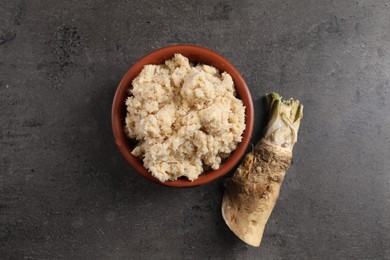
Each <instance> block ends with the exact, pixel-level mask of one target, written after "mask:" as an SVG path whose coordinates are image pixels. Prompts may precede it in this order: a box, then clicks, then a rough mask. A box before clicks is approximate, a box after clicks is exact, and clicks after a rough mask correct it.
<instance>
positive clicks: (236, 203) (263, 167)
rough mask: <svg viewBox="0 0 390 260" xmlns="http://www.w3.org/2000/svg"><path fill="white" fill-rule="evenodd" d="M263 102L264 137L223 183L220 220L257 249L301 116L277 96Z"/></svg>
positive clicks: (293, 102)
mask: <svg viewBox="0 0 390 260" xmlns="http://www.w3.org/2000/svg"><path fill="white" fill-rule="evenodd" d="M266 98H267V106H268V108H269V116H268V124H267V127H266V129H265V135H264V137H263V138H262V139H261V140H260V141H259V142H258V143H257V145H256V146H255V148H254V150H253V152H251V153H248V154H247V155H246V157H245V159H244V161H243V162H242V164H241V165H240V166H239V167H238V169H237V171H236V172H235V173H234V175H233V177H232V178H230V179H228V180H227V181H226V182H225V193H224V196H223V201H222V216H223V218H224V220H225V222H226V224H227V225H228V227H229V228H230V229H231V230H232V231H233V232H234V233H235V234H236V235H237V236H238V237H239V238H240V239H241V240H243V241H244V242H245V243H247V244H249V245H252V246H256V247H258V246H260V242H261V239H262V237H263V233H264V228H265V225H266V223H267V221H268V218H269V216H270V215H271V212H272V210H273V208H274V206H275V204H276V201H277V199H278V196H279V191H280V187H281V185H282V182H283V179H284V176H285V174H286V171H287V169H288V168H289V166H290V164H291V158H292V149H293V146H294V144H295V143H296V142H297V134H298V129H299V125H300V121H301V118H302V116H303V106H302V105H301V104H299V101H298V100H293V99H290V100H282V99H281V97H280V96H279V95H278V94H277V93H271V94H268V95H267V96H266Z"/></svg>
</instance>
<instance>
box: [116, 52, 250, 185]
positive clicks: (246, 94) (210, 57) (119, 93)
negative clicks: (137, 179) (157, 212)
mask: <svg viewBox="0 0 390 260" xmlns="http://www.w3.org/2000/svg"><path fill="white" fill-rule="evenodd" d="M175 53H181V54H183V55H184V56H186V57H188V58H189V60H190V61H191V62H193V63H195V64H196V63H203V64H207V65H211V66H214V67H216V68H218V69H219V70H220V71H221V72H223V71H226V72H228V73H229V74H230V75H231V76H232V78H233V81H234V84H235V88H236V91H237V94H238V97H239V98H240V99H241V100H242V101H243V103H244V105H245V116H246V117H245V123H246V128H245V130H244V133H243V138H242V141H241V143H239V144H238V146H237V148H236V150H234V151H233V152H232V153H231V154H230V155H229V157H228V158H227V159H225V160H224V161H223V162H222V164H221V166H220V167H219V169H217V170H211V171H208V172H206V173H202V174H201V175H200V176H199V177H198V179H196V180H194V181H189V180H187V179H182V178H180V179H178V180H175V181H167V182H161V181H159V180H158V179H156V178H155V177H153V176H152V175H151V173H150V172H149V171H148V170H147V169H146V168H145V167H144V166H143V164H142V162H141V160H139V159H138V158H137V157H135V156H134V155H132V154H131V151H132V148H131V141H130V140H129V139H128V138H127V137H126V135H125V133H124V131H123V126H124V118H125V100H126V98H127V96H128V95H127V89H128V88H129V87H130V85H131V82H132V80H133V79H134V78H135V77H136V76H137V75H138V74H139V73H140V72H141V70H142V68H143V67H144V65H146V64H162V63H163V62H164V61H165V60H167V59H170V58H171V57H172V56H173V55H174V54H175ZM111 123H112V130H113V134H114V138H115V142H116V144H117V146H118V148H119V150H120V151H121V153H122V155H123V157H124V158H125V159H126V160H127V162H128V163H129V164H130V165H131V166H132V167H133V168H134V169H135V170H136V172H138V173H139V174H140V175H142V176H143V177H145V178H147V179H148V180H150V181H152V182H154V183H157V184H160V185H164V186H169V187H177V188H185V187H195V186H200V185H204V184H207V183H210V182H212V181H214V180H216V179H218V178H219V177H221V176H223V175H225V174H227V173H228V172H229V171H230V170H231V169H232V168H233V167H234V166H235V165H236V164H237V163H238V162H239V161H240V159H241V158H242V156H243V155H244V154H245V152H246V148H247V147H248V145H249V142H250V140H251V137H252V132H253V123H254V110H253V102H252V97H251V94H250V91H249V88H248V86H247V84H246V83H245V80H244V79H243V78H242V76H241V74H240V73H239V72H238V70H237V69H236V68H235V67H234V66H233V65H232V64H231V63H230V62H229V61H227V60H226V59H225V58H224V57H222V56H221V55H219V54H217V53H215V52H213V51H211V50H209V49H207V48H204V47H200V46H195V45H173V46H167V47H163V48H161V49H157V50H155V51H153V52H151V53H149V54H147V55H145V56H144V57H142V58H141V59H140V60H138V61H137V62H136V63H134V65H133V66H131V67H130V69H129V70H128V71H127V72H126V73H125V75H124V76H123V78H122V80H121V81H120V83H119V85H118V87H117V89H116V92H115V96H114V99H113V103H112V111H111Z"/></svg>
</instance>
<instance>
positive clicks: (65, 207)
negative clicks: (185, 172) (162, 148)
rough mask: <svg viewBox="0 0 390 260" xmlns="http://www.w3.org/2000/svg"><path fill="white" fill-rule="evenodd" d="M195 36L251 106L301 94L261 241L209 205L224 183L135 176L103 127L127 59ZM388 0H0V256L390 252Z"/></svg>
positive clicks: (360, 255) (259, 118)
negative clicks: (176, 183) (167, 183)
mask: <svg viewBox="0 0 390 260" xmlns="http://www.w3.org/2000/svg"><path fill="white" fill-rule="evenodd" d="M177 43H191V44H197V45H201V46H204V47H208V48H210V49H212V50H214V51H216V52H218V53H220V54H222V55H223V56H225V57H226V58H227V59H228V60H230V61H231V62H232V63H233V64H234V65H235V66H236V67H237V68H238V70H239V71H240V72H241V73H242V74H243V76H244V78H245V79H246V81H247V83H248V85H249V87H250V89H251V92H252V95H253V100H254V103H255V109H256V117H255V120H256V121H255V130H254V136H253V142H255V141H256V140H257V139H258V138H259V137H260V135H261V132H262V128H263V127H264V120H265V117H266V115H265V111H264V102H263V99H262V97H263V96H264V94H265V93H267V92H269V91H278V92H280V93H281V94H282V95H283V96H285V97H290V96H293V97H295V98H298V99H300V100H301V101H302V103H303V104H304V105H305V116H304V119H303V122H302V127H301V130H300V133H299V142H298V144H297V145H296V148H295V151H294V155H295V158H294V164H293V165H292V167H291V168H290V170H289V172H288V175H287V177H286V180H285V183H284V185H283V188H282V192H281V195H280V199H279V202H278V204H277V206H276V208H275V210H274V212H273V214H272V216H271V219H270V221H269V223H268V226H267V228H266V232H265V236H264V239H263V243H262V246H261V247H260V248H252V247H249V246H247V245H245V244H243V243H242V242H241V241H240V240H238V239H237V238H236V237H235V236H234V235H233V234H232V233H231V232H230V230H229V229H228V228H227V227H226V226H225V224H224V223H223V220H222V218H221V214H220V202H221V196H222V191H223V188H222V181H223V179H224V178H222V179H220V180H218V181H215V182H213V183H212V184H209V185H206V186H203V187H200V188H194V189H172V188H165V187H161V186H158V185H156V184H153V183H150V182H148V181H147V180H145V179H144V178H142V177H140V176H139V175H137V174H136V173H135V172H134V171H133V170H132V169H131V167H130V166H129V165H128V164H127V163H126V161H125V160H124V159H123V158H122V156H121V154H120V153H119V151H118V149H117V148H116V146H115V143H114V141H113V137H112V133H111V125H110V109H111V101H112V98H113V95H114V92H115V88H116V86H117V84H118V82H119V80H120V79H121V76H122V75H123V74H124V73H125V72H126V70H127V69H128V68H129V67H130V66H131V65H132V64H133V63H134V62H135V61H136V60H137V59H139V58H140V57H141V56H143V55H145V54H147V53H148V52H150V51H152V50H155V49H157V48H160V47H163V46H166V45H172V44H177ZM389 80H390V4H389V2H388V1H386V0H382V1H363V0H357V1H347V0H344V1H328V0H327V1H308V0H291V1H282V0H274V1H255V0H252V1H230V0H226V1H135V0H134V1H131V0H127V1H126V0H121V1H119V0H116V1H109V0H88V1H65V0H34V1H27V0H0V129H1V131H0V258H1V259H207V258H210V259H368V258H370V259H390V161H389V159H390V139H389V136H390V130H389V129H390V90H389V88H390V81H389Z"/></svg>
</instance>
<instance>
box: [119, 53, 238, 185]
mask: <svg viewBox="0 0 390 260" xmlns="http://www.w3.org/2000/svg"><path fill="white" fill-rule="evenodd" d="M128 94H129V97H128V98H127V100H126V106H127V115H126V126H125V132H126V134H127V136H128V137H129V138H132V139H136V140H137V141H138V143H137V146H136V147H135V148H134V149H133V151H132V154H133V155H135V156H137V157H139V158H141V159H142V160H143V163H144V166H145V167H146V168H147V169H148V170H149V171H150V172H151V173H152V175H153V176H154V177H156V178H157V179H159V180H160V181H163V182H164V181H168V180H176V179H177V178H179V177H181V176H185V177H187V178H188V179H189V180H191V181H192V180H195V179H197V178H198V176H199V175H200V174H201V173H202V172H204V170H205V169H207V168H212V169H218V168H219V167H220V164H221V161H222V159H224V158H226V157H228V156H229V154H230V153H231V152H232V151H233V150H235V149H236V147H237V144H238V143H240V142H241V139H242V133H243V131H244V129H245V107H244V105H243V103H242V101H241V100H240V99H238V98H236V97H235V95H236V93H235V88H234V82H233V79H232V77H231V76H230V75H229V74H228V73H226V72H223V73H220V72H219V71H218V70H217V69H216V68H214V67H211V66H208V65H203V64H198V65H196V66H193V65H192V64H191V63H190V62H189V60H188V59H187V58H186V57H184V56H183V55H181V54H175V55H174V57H173V58H172V59H170V60H166V61H165V64H162V65H146V66H145V67H144V68H143V70H142V71H141V73H140V74H139V75H138V76H137V77H136V78H135V79H134V80H133V82H132V87H131V88H130V89H129V90H128Z"/></svg>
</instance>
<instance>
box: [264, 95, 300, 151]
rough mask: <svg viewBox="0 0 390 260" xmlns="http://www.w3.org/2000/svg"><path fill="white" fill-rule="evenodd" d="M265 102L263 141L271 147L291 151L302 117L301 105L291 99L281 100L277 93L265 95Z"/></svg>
mask: <svg viewBox="0 0 390 260" xmlns="http://www.w3.org/2000/svg"><path fill="white" fill-rule="evenodd" d="M266 100H267V106H268V108H269V115H268V124H267V126H266V128H265V136H264V140H265V141H266V142H267V143H269V144H271V145H274V146H279V147H281V148H284V149H288V150H290V151H292V148H293V146H294V144H295V143H296V142H297V137H298V130H299V125H300V122H301V119H302V117H303V105H302V104H300V103H299V101H298V100H293V99H292V98H290V99H288V100H282V98H281V97H280V95H279V94H278V93H270V94H267V95H266Z"/></svg>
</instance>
